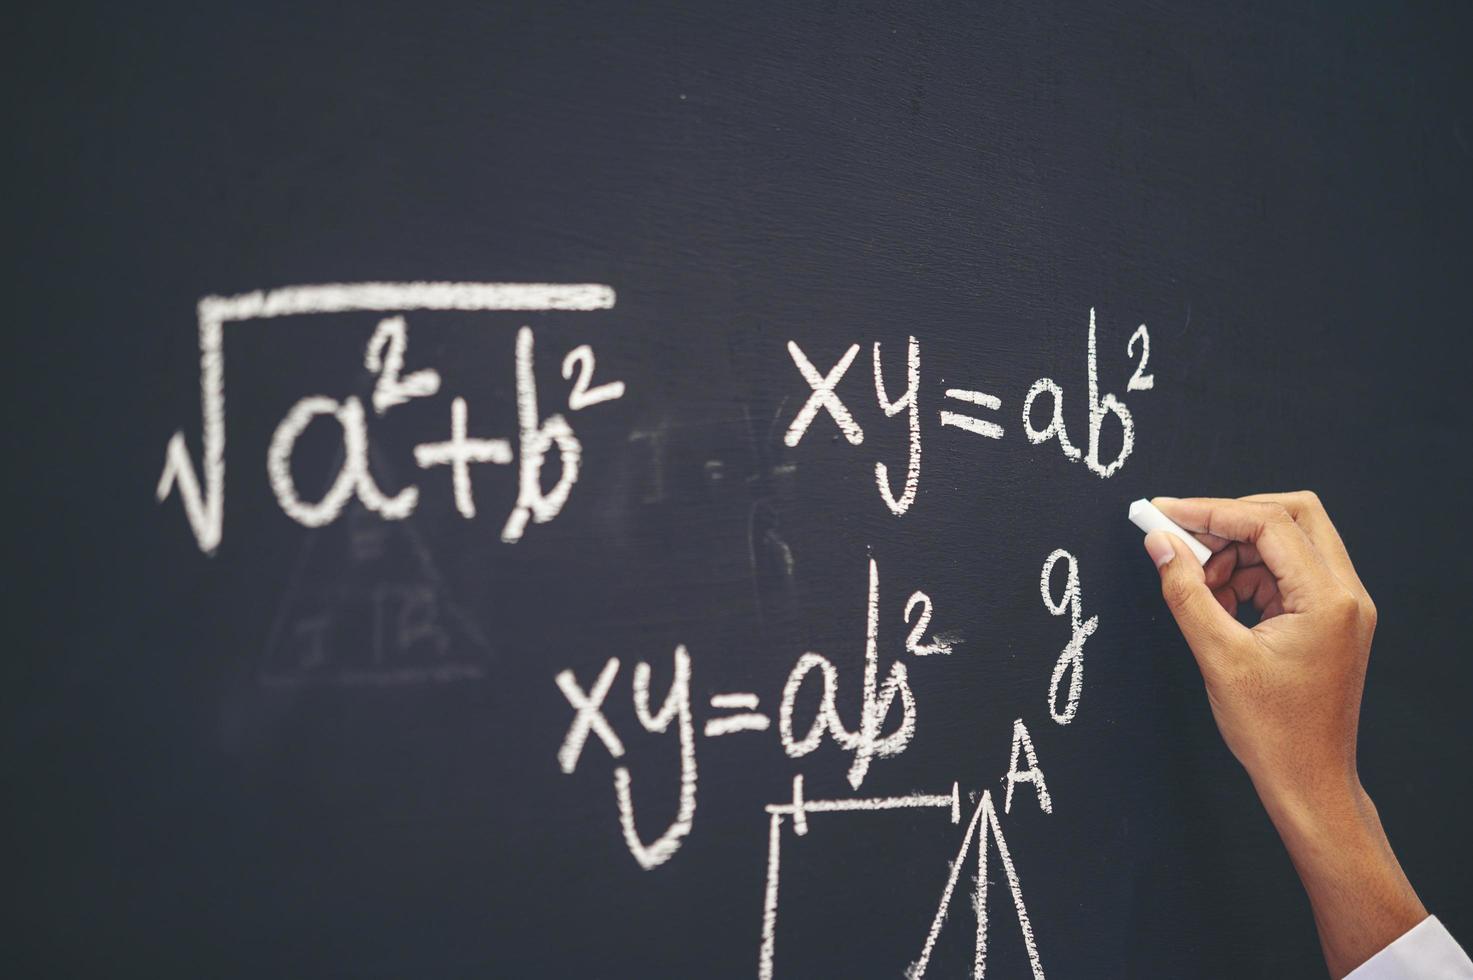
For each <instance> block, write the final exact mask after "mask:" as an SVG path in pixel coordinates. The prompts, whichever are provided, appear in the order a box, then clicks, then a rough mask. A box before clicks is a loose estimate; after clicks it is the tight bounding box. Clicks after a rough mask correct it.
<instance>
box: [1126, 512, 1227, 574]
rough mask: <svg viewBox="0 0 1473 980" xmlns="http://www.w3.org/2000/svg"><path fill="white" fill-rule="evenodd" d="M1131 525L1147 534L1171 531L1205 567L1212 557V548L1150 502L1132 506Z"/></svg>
mask: <svg viewBox="0 0 1473 980" xmlns="http://www.w3.org/2000/svg"><path fill="white" fill-rule="evenodd" d="M1130 523H1132V524H1134V525H1135V526H1136V527H1138V528H1140V529H1141V530H1142V531H1145V532H1146V533H1147V534H1150V533H1151V532H1152V531H1170V532H1171V533H1172V534H1174V535H1176V536H1177V537H1179V538H1181V539H1182V540H1183V541H1185V542H1186V543H1187V547H1188V548H1191V549H1192V554H1194V555H1196V556H1197V561H1199V562H1201V563H1202V564H1203V565H1205V564H1207V559H1209V558H1211V557H1212V551H1211V549H1210V548H1208V547H1207V546H1206V545H1205V544H1203V543H1202V542H1200V541H1198V540H1197V539H1196V538H1194V537H1193V536H1192V535H1191V534H1189V533H1188V532H1187V531H1186V530H1184V529H1183V528H1182V526H1181V525H1180V524H1178V523H1176V521H1173V520H1172V519H1171V518H1169V517H1167V516H1166V515H1165V514H1163V513H1161V511H1160V510H1158V509H1157V507H1156V505H1155V504H1153V503H1151V502H1150V501H1149V500H1144V499H1143V500H1137V501H1136V502H1135V503H1133V504H1131V505H1130Z"/></svg>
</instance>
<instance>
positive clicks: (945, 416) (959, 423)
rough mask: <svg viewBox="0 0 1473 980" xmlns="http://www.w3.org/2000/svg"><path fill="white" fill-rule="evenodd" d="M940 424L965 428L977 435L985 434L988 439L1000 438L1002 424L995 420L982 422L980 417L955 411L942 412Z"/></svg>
mask: <svg viewBox="0 0 1473 980" xmlns="http://www.w3.org/2000/svg"><path fill="white" fill-rule="evenodd" d="M941 424H942V425H954V426H956V427H957V428H958V429H965V430H966V431H968V432H972V433H975V434H977V435H979V436H986V437H987V438H989V439H1001V438H1002V426H1000V425H998V424H997V423H996V422H984V421H983V420H982V419H974V418H972V417H971V416H970V415H958V414H957V413H956V412H942V413H941Z"/></svg>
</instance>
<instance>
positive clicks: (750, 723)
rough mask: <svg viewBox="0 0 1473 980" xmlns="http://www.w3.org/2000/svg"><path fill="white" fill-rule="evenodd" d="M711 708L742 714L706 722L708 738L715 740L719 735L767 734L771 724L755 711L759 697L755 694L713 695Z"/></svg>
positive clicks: (765, 717)
mask: <svg viewBox="0 0 1473 980" xmlns="http://www.w3.org/2000/svg"><path fill="white" fill-rule="evenodd" d="M711 707H713V708H715V709H717V710H718V711H732V710H737V711H741V712H742V713H741V714H735V715H727V716H726V717H725V718H712V719H711V720H710V721H708V722H706V737H707V738H714V737H716V736H717V735H733V734H735V733H737V732H765V731H767V726H768V724H769V723H770V720H769V719H768V717H767V716H766V715H764V714H758V713H757V712H756V711H754V710H753V709H754V708H756V707H757V695H755V694H713V695H711Z"/></svg>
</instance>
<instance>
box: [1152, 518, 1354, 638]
mask: <svg viewBox="0 0 1473 980" xmlns="http://www.w3.org/2000/svg"><path fill="white" fill-rule="evenodd" d="M1155 504H1156V506H1158V507H1160V508H1161V510H1162V511H1163V512H1164V513H1165V514H1166V516H1168V517H1170V518H1171V519H1172V520H1174V521H1176V522H1177V523H1178V524H1180V525H1181V526H1182V527H1184V528H1186V529H1187V530H1189V531H1199V532H1203V533H1206V534H1212V535H1215V536H1217V537H1219V538H1224V539H1227V540H1230V541H1242V542H1247V543H1249V544H1251V545H1253V546H1254V548H1255V549H1256V550H1257V552H1258V554H1259V556H1260V557H1261V558H1262V560H1263V563H1264V565H1266V566H1267V567H1268V570H1269V571H1270V572H1272V573H1273V576H1274V578H1275V579H1277V580H1278V582H1279V594H1280V595H1282V596H1283V598H1284V607H1285V609H1286V610H1287V611H1290V612H1293V611H1294V609H1295V608H1296V607H1297V605H1298V602H1297V599H1298V598H1299V597H1301V596H1302V595H1303V594H1304V593H1305V591H1306V590H1316V589H1320V588H1323V587H1325V586H1328V585H1332V584H1334V582H1335V577H1334V575H1333V574H1332V573H1331V571H1330V569H1329V567H1328V566H1327V565H1326V564H1325V560H1324V558H1323V557H1321V555H1320V553H1319V551H1318V550H1317V549H1316V548H1315V546H1314V542H1312V541H1311V540H1310V539H1309V536H1308V535H1307V534H1305V533H1304V529H1303V528H1301V527H1300V526H1299V525H1298V524H1296V523H1295V522H1294V516H1293V515H1292V514H1290V513H1289V511H1288V510H1287V509H1286V508H1285V507H1283V506H1282V505H1280V504H1276V503H1269V502H1266V501H1254V500H1228V499H1223V498H1219V497H1191V498H1187V499H1182V500H1172V499H1167V498H1160V499H1158V500H1156V501H1155Z"/></svg>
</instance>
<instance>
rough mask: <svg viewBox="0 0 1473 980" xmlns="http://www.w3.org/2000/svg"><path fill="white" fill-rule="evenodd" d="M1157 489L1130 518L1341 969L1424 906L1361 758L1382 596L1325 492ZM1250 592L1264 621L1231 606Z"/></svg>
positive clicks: (1417, 917)
mask: <svg viewBox="0 0 1473 980" xmlns="http://www.w3.org/2000/svg"><path fill="white" fill-rule="evenodd" d="M1156 505H1157V506H1158V507H1159V510H1158V509H1157V507H1153V506H1152V505H1151V504H1149V503H1147V502H1146V501H1137V502H1136V503H1135V504H1132V505H1131V509H1130V518H1131V520H1132V521H1135V522H1136V524H1137V525H1138V526H1140V527H1141V528H1143V529H1146V530H1148V531H1149V533H1148V534H1147V535H1146V550H1147V552H1148V553H1149V554H1150V556H1151V559H1152V560H1153V561H1154V562H1155V563H1156V567H1157V569H1158V571H1159V572H1160V575H1161V594H1162V595H1163V596H1164V597H1165V599H1166V604H1167V606H1169V607H1170V609H1171V614H1172V616H1174V617H1175V618H1176V622H1177V625H1178V626H1180V627H1181V631H1182V635H1183V636H1185V637H1186V641H1187V644H1188V645H1189V646H1190V647H1191V648H1192V653H1193V655H1195V657H1196V659H1197V666H1198V667H1199V668H1200V669H1201V671H1202V680H1203V681H1204V682H1205V684H1206V687H1207V698H1208V703H1209V704H1210V705H1211V707H1212V714H1213V717H1214V718H1215V719H1216V720H1217V727H1218V730H1219V731H1221V732H1222V736H1223V740H1224V741H1226V742H1227V745H1228V748H1229V749H1231V750H1232V752H1233V755H1235V756H1236V757H1237V758H1238V761H1239V762H1241V763H1242V764H1243V767H1244V768H1245V769H1246V770H1247V771H1248V775H1249V776H1250V777H1252V779H1253V785H1254V787H1255V788H1256V789H1257V790H1258V795H1259V797H1260V798H1261V799H1262V800H1263V804H1264V807H1265V809H1267V810H1268V814H1269V817H1270V818H1271V819H1272V820H1273V822H1274V825H1275V826H1276V827H1277V828H1278V831H1279V835H1280V836H1281V837H1282V838H1283V840H1284V844H1285V846H1286V847H1287V848H1288V850H1289V854H1290V857H1291V858H1292V859H1293V862H1294V866H1295V869H1296V870H1297V871H1298V872H1299V876H1300V879H1301V880H1302V881H1303V882H1304V887H1305V891H1307V892H1308V893H1309V899H1310V904H1311V906H1312V907H1313V909H1314V918H1315V923H1316V925H1317V927H1318V928H1319V931H1320V941H1321V945H1322V947H1323V949H1324V953H1325V960H1326V963H1327V964H1328V965H1329V967H1330V972H1331V973H1332V974H1333V975H1334V976H1337V977H1339V976H1344V975H1345V974H1346V973H1348V972H1349V971H1350V970H1351V969H1353V968H1355V967H1356V966H1358V965H1359V964H1361V963H1363V962H1365V960H1367V959H1369V958H1370V957H1371V956H1372V955H1374V954H1375V953H1376V952H1378V951H1379V950H1381V949H1383V948H1385V947H1386V946H1387V945H1388V944H1390V943H1391V942H1392V941H1394V940H1395V939H1397V938H1398V937H1399V936H1401V935H1402V934H1403V933H1405V932H1406V931H1407V930H1408V929H1410V928H1412V927H1413V926H1415V925H1416V924H1417V923H1419V922H1421V921H1422V920H1423V919H1424V918H1425V917H1426V915H1427V911H1426V909H1425V908H1423V907H1422V903H1421V901H1420V900H1418V898H1417V894H1416V892H1415V891H1413V890H1412V886H1411V884H1410V883H1409V882H1408V881H1407V879H1406V876H1405V875H1404V874H1403V873H1402V870H1401V866H1400V865H1399V864H1397V861H1396V857H1395V855H1394V854H1393V853H1392V851H1391V846H1390V844H1388V843H1387V841H1386V836H1385V833H1384V832H1383V831H1382V829H1381V824H1380V820H1379V819H1378V818H1377V816H1376V809H1375V807H1374V806H1373V805H1372V803H1371V801H1370V798H1369V797H1368V796H1367V795H1366V793H1365V790H1364V789H1362V788H1361V784H1360V777H1359V774H1358V772H1357V769H1356V760H1355V743H1356V729H1357V727H1358V724H1359V717H1360V700H1361V689H1362V687H1363V686H1364V683H1365V676H1366V662H1367V660H1368V658H1369V657H1370V652H1371V637H1372V635H1373V634H1374V633H1375V629H1376V607H1375V606H1374V605H1373V604H1372V602H1371V597H1370V596H1369V595H1367V594H1366V590H1365V588H1364V587H1363V586H1362V585H1361V582H1360V578H1359V577H1358V576H1357V575H1356V573H1355V567H1354V566H1353V565H1352V564H1351V562H1350V555H1349V554H1348V553H1347V552H1346V550H1345V545H1344V544H1343V543H1342V542H1341V540H1340V535H1339V534H1338V533H1337V532H1336V530H1335V526H1334V524H1332V523H1331V522H1330V518H1329V515H1328V514H1326V513H1325V509H1324V507H1323V506H1321V505H1320V501H1319V498H1318V497H1316V496H1315V495H1314V494H1311V493H1294V494H1263V495H1260V496H1256V497H1245V498H1243V499H1242V500H1218V499H1209V498H1199V499H1194V500H1173V499H1169V498H1159V497H1158V498H1157V499H1156ZM1162 521H1164V522H1165V524H1162V523H1161V522H1162ZM1192 532H1195V533H1196V534H1201V535H1203V536H1205V537H1206V538H1207V539H1208V541H1210V542H1211V543H1212V545H1213V547H1212V548H1207V547H1204V546H1203V545H1202V544H1201V542H1200V541H1198V540H1197V538H1196V537H1194V535H1193V533H1192ZM1173 540H1179V541H1180V542H1181V543H1182V544H1184V545H1186V547H1187V548H1189V549H1191V552H1192V554H1191V555H1190V556H1188V555H1184V554H1181V549H1180V548H1179V547H1174V546H1173V544H1172V542H1173ZM1199 549H1200V551H1199ZM1202 551H1205V552H1207V554H1208V558H1207V560H1206V561H1205V563H1204V562H1203V561H1202V560H1201V557H1202V556H1201V552H1202ZM1240 603H1252V605H1253V607H1254V609H1255V610H1257V612H1258V613H1259V615H1260V617H1261V619H1260V620H1259V622H1258V624H1257V625H1256V626H1254V627H1253V628H1252V629H1249V628H1247V627H1245V626H1244V625H1242V624H1241V623H1239V622H1238V621H1237V619H1235V618H1234V615H1235V614H1236V612H1237V611H1238V606H1239V604H1240Z"/></svg>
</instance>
